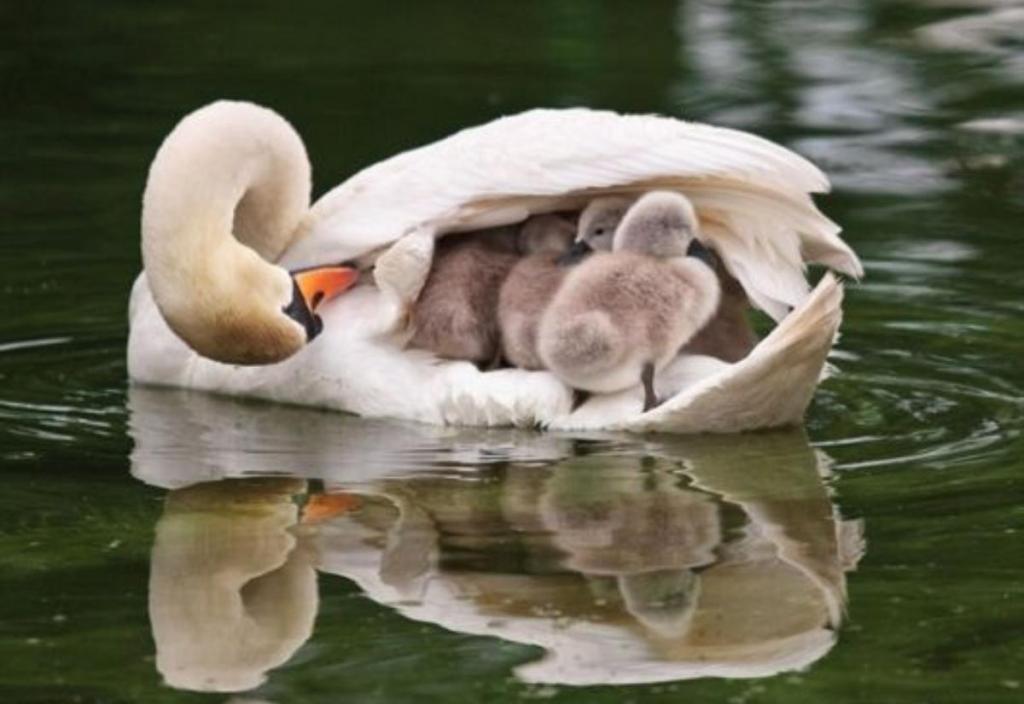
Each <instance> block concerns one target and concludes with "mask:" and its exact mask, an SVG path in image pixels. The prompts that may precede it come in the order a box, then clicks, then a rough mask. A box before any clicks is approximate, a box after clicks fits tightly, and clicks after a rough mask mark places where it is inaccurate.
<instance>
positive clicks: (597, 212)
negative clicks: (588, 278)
mask: <svg viewBox="0 0 1024 704" xmlns="http://www.w3.org/2000/svg"><path fill="white" fill-rule="evenodd" d="M633 201H634V199H633V198H629V197H627V196H602V197H600V198H595V199H594V200H592V201H590V202H589V203H588V204H587V207H586V208H584V209H583V211H582V212H581V213H580V219H579V223H578V224H577V226H576V241H575V242H574V243H573V245H572V248H571V249H570V250H569V251H568V252H566V253H565V254H564V255H563V256H562V258H561V259H560V260H559V263H561V264H565V265H569V264H575V263H577V262H579V261H580V260H582V259H583V258H584V257H586V256H587V255H588V254H590V253H591V252H609V251H611V248H612V238H613V237H614V236H615V228H616V227H618V225H619V222H621V221H622V218H623V217H624V216H625V215H626V211H627V210H629V206H630V205H632V203H633Z"/></svg>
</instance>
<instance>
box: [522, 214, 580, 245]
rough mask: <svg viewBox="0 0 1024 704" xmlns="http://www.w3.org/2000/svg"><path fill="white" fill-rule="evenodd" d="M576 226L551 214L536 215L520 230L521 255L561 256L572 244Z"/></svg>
mask: <svg viewBox="0 0 1024 704" xmlns="http://www.w3.org/2000/svg"><path fill="white" fill-rule="evenodd" d="M575 236H576V226H575V225H573V224H572V222H570V221H569V220H566V219H565V218H563V217H561V216H558V215H554V214H551V213H548V214H545V215H534V216H533V217H531V218H529V219H528V220H527V221H526V222H524V223H523V225H522V227H520V228H519V237H518V242H517V247H518V249H519V252H520V253H521V254H542V253H545V254H548V253H549V254H561V253H562V252H564V251H565V250H566V249H568V248H569V246H570V245H571V244H572V240H573V238H574V237H575Z"/></svg>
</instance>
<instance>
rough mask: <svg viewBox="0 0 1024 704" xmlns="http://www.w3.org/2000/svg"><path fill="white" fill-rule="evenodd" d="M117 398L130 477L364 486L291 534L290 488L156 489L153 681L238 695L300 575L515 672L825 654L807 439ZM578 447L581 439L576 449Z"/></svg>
mask: <svg viewBox="0 0 1024 704" xmlns="http://www.w3.org/2000/svg"><path fill="white" fill-rule="evenodd" d="M129 402H130V406H131V411H132V418H131V430H132V435H133V437H134V439H135V442H136V448H135V451H134V452H133V455H132V464H133V467H132V471H133V474H135V476H137V477H139V478H141V479H144V480H146V481H148V482H151V483H154V484H158V485H160V486H166V487H182V486H186V485H189V484H194V483H196V482H203V481H206V482H208V481H209V480H211V479H220V478H225V477H239V476H243V475H245V474H246V473H247V470H249V471H261V472H264V473H266V472H269V471H276V472H277V473H278V474H291V475H294V476H297V477H310V478H316V479H320V480H322V481H323V483H324V485H325V486H326V488H327V491H328V492H333V493H334V495H335V496H337V497H338V498H342V497H343V495H344V493H345V492H350V493H352V492H354V493H355V494H356V495H357V496H358V497H359V498H358V501H350V500H342V501H339V502H337V503H336V505H339V506H343V507H344V509H345V510H344V512H342V513H340V515H335V516H333V517H331V516H330V507H331V505H332V504H331V502H322V503H323V506H324V507H325V509H327V515H326V517H321V520H318V521H317V522H315V523H308V524H307V525H306V526H304V527H303V528H302V529H301V532H299V533H296V534H297V535H301V536H302V537H301V538H300V544H299V545H298V546H296V545H295V542H294V540H293V538H292V537H291V531H289V530H288V526H290V525H291V524H292V523H294V522H295V520H296V510H295V508H294V506H293V504H292V503H291V501H290V499H289V495H290V494H291V493H292V492H294V491H296V489H297V485H295V486H293V485H292V484H291V483H289V482H290V481H291V480H287V479H283V478H277V479H271V480H261V481H269V482H271V483H270V484H265V485H261V484H258V483H256V484H254V483H253V482H255V481H257V480H252V479H249V480H243V481H241V482H239V481H238V480H231V481H228V482H224V483H223V484H222V485H216V484H209V483H207V484H202V485H200V486H196V487H194V488H192V489H186V490H184V491H180V490H179V491H176V492H174V493H173V494H172V495H171V497H170V498H169V500H168V504H167V510H166V512H165V515H164V518H163V519H161V522H160V524H159V526H158V528H157V541H156V545H155V547H154V555H153V560H154V564H153V581H152V587H153V594H152V596H151V605H152V611H153V623H154V632H155V635H156V640H157V644H158V647H159V649H160V650H161V654H160V657H159V660H158V663H159V665H160V667H161V671H162V672H164V674H165V677H166V678H167V679H168V681H172V682H178V683H179V684H181V685H182V686H192V687H197V688H211V687H214V686H217V687H224V688H228V687H229V686H243V685H244V686H250V685H251V683H253V682H257V681H259V678H260V677H261V676H262V674H261V673H262V672H263V671H265V670H266V669H267V668H268V667H272V666H274V665H275V664H277V663H279V662H281V661H283V659H284V658H286V657H287V655H288V653H290V652H292V651H293V650H294V648H295V647H297V645H298V643H299V642H300V641H301V639H302V638H304V637H308V635H309V631H310V626H311V623H312V618H313V615H312V610H313V609H314V608H315V599H316V596H315V584H314V581H313V577H312V569H311V567H310V566H311V565H315V566H316V567H317V568H318V569H320V570H322V571H327V572H332V573H335V574H339V575H343V576H345V577H347V578H350V579H352V580H353V581H355V582H356V583H357V584H358V585H359V586H360V587H361V588H362V589H363V590H364V591H365V592H366V594H367V595H368V596H369V597H371V598H372V599H373V600H375V601H377V602H379V603H381V604H385V605H388V606H390V607H393V608H395V609H397V610H399V611H400V612H402V613H403V614H405V615H406V616H408V617H409V618H413V619H417V620H422V621H428V622H432V623H436V624H439V625H441V626H444V627H446V628H450V629H453V630H456V631H461V632H467V633H474V634H486V635H492V636H496V637H499V638H503V639H506V640H510V641H513V642H518V643H526V644H536V645H539V646H541V647H543V648H544V649H545V650H546V652H547V655H546V657H544V658H543V659H541V660H539V661H537V662H533V663H528V664H527V665H524V666H523V667H521V668H520V669H519V670H518V671H517V673H518V675H519V676H520V677H522V678H524V679H528V680H533V681H543V682H564V683H580V684H582V683H597V682H622V683H626V682H651V681H664V680H675V679H684V678H689V677H702V676H727V677H751V676H762V675H768V674H772V673H776V672H781V671H785V670H790V669H795V668H800V667H803V666H806V665H808V664H810V663H812V662H814V661H815V660H817V659H818V658H820V657H822V656H823V655H824V653H826V652H827V651H828V650H829V648H831V646H832V644H833V643H834V642H835V638H836V635H835V629H836V628H837V627H838V626H839V624H840V622H841V620H842V616H843V605H844V602H845V598H846V582H845V573H846V571H847V570H849V569H851V568H852V567H853V566H854V565H855V564H856V562H857V560H858V558H859V555H860V551H861V550H862V547H863V545H862V538H861V535H860V530H859V524H857V523H851V522H849V521H842V520H841V519H840V518H839V516H838V515H837V512H836V509H835V507H834V505H833V503H832V501H831V499H830V496H829V492H828V491H827V489H826V486H825V484H824V483H823V479H822V475H823V474H824V473H825V471H826V470H827V461H826V459H825V458H824V456H823V455H821V454H819V453H817V452H816V451H815V450H814V449H813V448H811V447H810V446H809V445H808V444H807V441H806V439H805V438H804V436H803V435H802V434H801V433H785V434H780V433H773V434H756V435H751V436H748V437H745V438H744V439H743V442H741V443H737V442H736V441H735V439H734V438H733V439H729V438H724V437H721V438H720V437H716V436H708V437H695V438H688V439H686V440H685V441H681V440H675V439H672V438H667V437H666V436H660V437H659V436H652V437H650V438H648V439H646V440H645V441H644V442H642V443H640V442H635V441H630V440H628V439H627V438H619V439H618V440H614V439H612V438H610V437H609V436H608V435H607V434H604V435H603V436H599V435H597V434H595V435H594V436H593V437H592V438H591V439H588V440H576V441H571V440H569V439H566V438H561V437H559V436H557V435H555V434H546V433H525V432H520V431H512V430H504V431H498V430H473V429H458V430H454V429H444V428H436V427H431V426H424V425H416V424H412V425H408V426H403V425H401V424H396V423H394V422H382V421H368V420H364V419H359V418H351V417H344V416H332V415H331V414H324V413H317V412H313V411H308V410H303V409H295V408H282V407H277V406H270V405H253V404H243V403H240V402H238V401H233V400H230V399H218V398H213V397H208V396H203V395H199V396H198V397H196V396H194V395H192V394H188V393H185V392H179V391H158V390H148V389H137V388H136V389H131V390H130V398H129ZM186 409H188V410H189V411H192V413H191V415H189V414H188V413H186V412H185V410H186ZM399 430H401V431H402V432H398V431H399ZM332 433H334V434H335V436H336V437H335V439H333V440H332V439H331V437H332V435H331V434H332ZM385 438H387V439H388V442H390V444H391V446H390V447H389V448H387V449H385V447H384V446H383V443H382V441H383V440H384V439H385ZM531 442H532V443H533V444H532V445H531V444H530V443H531ZM581 442H582V443H586V444H585V445H583V446H582V447H586V448H588V449H590V450H594V451H597V452H594V453H593V454H589V455H587V456H577V457H572V458H571V459H570V457H571V455H573V454H574V446H573V445H574V443H581ZM520 443H521V444H522V447H519V446H518V445H519V444H520ZM579 447H580V445H577V446H576V448H577V449H578V448H579ZM321 451H322V453H321ZM489 463H490V468H488V464H489ZM186 467H192V468H193V471H187V470H186V469H184V468H186ZM481 473H483V474H484V475H485V476H486V477H487V478H488V481H479V480H474V475H480V474H481ZM282 482H283V483H282ZM261 486H262V488H261ZM319 503H320V502H318V504H319ZM247 566H248V567H247ZM288 575H290V576H288ZM253 577H255V579H251V578H253ZM250 580H251V582H250ZM263 580H269V583H270V584H274V583H278V584H287V585H289V586H288V588H287V589H285V590H284V591H285V594H284V596H283V597H282V600H281V601H280V602H278V603H277V605H276V606H275V609H277V608H279V609H280V611H281V613H279V614H277V615H271V614H270V613H269V612H264V611H262V609H261V608H259V606H258V605H259V603H260V602H259V600H258V599H257V600H256V601H252V600H251V599H252V597H253V596H254V595H258V594H259V593H260V590H259V589H256V590H254V589H253V588H252V587H251V586H250V587H245V588H243V587H242V584H246V583H250V584H252V585H259V584H261V583H265V582H264V581H263ZM182 587H184V589H183V588H182ZM197 590H208V592H206V593H208V596H207V597H206V599H205V600H203V599H195V598H194V594H195V593H196V591H197ZM254 605H256V607H257V608H255V610H254V608H253V607H254ZM198 616H202V618H201V619H198V621H197V617H198ZM288 623H291V625H290V626H288V625H287V624H288ZM274 624H277V626H274ZM215 625H216V627H214V626H215ZM246 629H251V630H253V631H254V633H256V634H262V636H267V638H266V639H264V640H261V639H260V637H258V638H256V639H255V640H252V641H250V643H251V644H253V645H254V646H256V645H259V646H260V647H258V648H255V649H254V650H252V651H247V650H239V648H238V645H239V641H237V640H231V639H230V638H228V639H226V636H225V634H227V633H229V632H231V633H235V634H238V633H243V632H246ZM275 633H276V634H277V637H278V638H279V641H280V642H279V643H277V644H276V646H275V645H274V644H273V643H271V642H270V641H271V640H273V637H274V636H273V634H275ZM262 636H261V637H262ZM190 639H191V640H196V642H195V643H191V644H189V641H190ZM199 641H202V642H199ZM204 663H205V664H204ZM169 673H176V674H169ZM232 683H233V684H232ZM240 683H241V684H240Z"/></svg>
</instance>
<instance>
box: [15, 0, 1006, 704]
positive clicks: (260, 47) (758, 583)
mask: <svg viewBox="0 0 1024 704" xmlns="http://www.w3.org/2000/svg"><path fill="white" fill-rule="evenodd" d="M822 5H823V4H820V3H798V2H783V3H772V4H771V5H770V6H769V5H768V4H767V3H763V4H762V3H748V2H732V3H724V2H723V3H695V2H678V3H670V2H660V1H652V2H644V3H625V2H623V3H612V2H603V3H597V2H595V3H586V4H584V3H557V2H536V3H511V2H509V3H468V2H446V3H443V4H442V3H429V4H428V3H421V4H412V3H403V4H401V5H389V6H384V5H383V4H379V5H378V4H371V3H326V2H325V3H322V4H320V5H313V4H307V3H301V2H294V3H287V4H281V3H263V4H261V6H260V7H257V8H251V9H247V10H246V11H245V12H241V11H240V10H238V9H237V8H236V7H234V6H233V5H231V4H228V3H211V2H193V3H176V4H170V3H168V4H165V5H162V6H161V5H156V4H151V3H134V2H109V3H103V4H98V3H16V2H5V3H2V4H0V37H2V39H3V41H2V42H0V96H2V99H3V109H2V110H0V214H2V216H3V217H2V218H0V301H2V310H3V311H4V315H3V316H2V317H0V458H2V465H0V594H2V597H3V598H0V702H5V703H6V702H13V703H18V704H20V703H22V702H26V703H27V702H33V703H39V704H41V703H43V702H178V701H215V702H225V701H231V702H233V703H234V704H242V703H243V702H275V703H279V704H280V703H284V702H334V701H358V702H406V701H460V702H461V701H465V702H477V701H510V700H518V699H550V700H553V701H558V702H562V701H564V702H588V703H589V702H631V701H632V702H671V701H688V702H693V701H700V702H703V701H707V702H737V703H751V702H789V701H793V702H803V701H806V702H822V701H864V702H961V701H978V702H1016V701H1020V700H1021V697H1022V696H1024V694H1022V691H1024V606H1022V604H1024V557H1022V556H1024V550H1022V534H1024V533H1022V531H1024V525H1022V524H1024V520H1022V519H1024V491H1022V479H1021V477H1022V472H1024V439H1022V435H1021V431H1022V428H1024V400H1022V397H1024V364H1022V360H1024V322H1022V316H1024V303H1022V301H1024V275H1022V273H1024V269H1022V265H1021V259H1022V254H1024V249H1022V246H1021V243H1020V237H1021V231H1022V223H1024V44H1022V41H1021V37H1022V36H1024V17H1022V10H1020V9H1019V8H1013V7H1009V4H1008V3H997V2H992V3H991V7H987V3H984V2H981V3H977V2H973V3H963V5H964V6H963V7H957V6H956V3H947V2H934V3H929V2H918V3H911V2H882V1H879V2H868V1H863V2H851V3H833V7H832V8H831V9H829V8H826V7H823V6H822ZM951 23H953V24H951ZM219 97H234V98H248V99H251V100H254V101H257V102H260V103H264V104H266V105H270V106H273V107H274V108H276V109H277V110H279V111H280V112H282V113H283V114H284V115H286V116H287V117H288V118H289V119H290V120H291V121H292V122H293V123H294V124H295V125H296V127H297V128H298V129H299V131H300V132H301V133H302V135H303V137H304V138H305V140H306V143H307V146H308V149H309V152H310V154H311V157H312V159H313V163H314V174H315V179H316V188H317V190H318V192H323V191H325V190H326V189H328V188H329V187H331V186H333V185H334V184H336V183H338V182H340V181H341V180H342V179H344V178H345V177H346V176H347V175H349V174H351V173H353V172H354V171H355V170H356V169H358V168H360V167H362V166H364V165H367V164H369V163H372V162H374V161H375V160H377V159H380V158H383V157H386V156H388V155H390V154H392V153H394V152H396V151H399V150H401V149H405V148H408V147H412V146H415V145H418V144H421V143H423V142H425V141H427V140H431V139H434V138H437V137H440V136H443V135H445V134H447V133H449V132H451V131H453V130H455V129H457V128H459V127H461V126H465V125H469V124H474V123H477V122H481V121H484V120H486V119H490V118H492V117H494V116H497V115H500V114H504V113H510V112H515V111H518V110H521V109H525V108H528V107H532V106H537V105H549V106H568V105H589V106H592V107H607V108H614V109H618V110H623V111H654V112H661V113H666V114H671V115H677V116H681V117H686V118H691V119H699V120H705V121H708V122H713V123H719V124H725V125H729V126H734V127H739V128H744V129H750V130H753V131H756V132H758V133H760V134H763V135H765V136H768V137H770V138H773V139H776V140H778V141H780V142H782V143H784V144H786V145H788V146H790V147H792V148H795V149H797V150H798V151H800V152H802V153H804V154H805V155H807V156H809V157H811V158H812V159H814V160H815V161H817V162H818V163H819V164H820V165H821V166H822V167H823V168H824V169H825V170H826V171H827V172H828V173H829V174H830V175H831V176H832V178H833V180H834V184H835V192H834V193H833V194H832V195H830V196H828V197H826V198H823V199H822V206H823V208H824V210H825V211H826V212H827V213H828V214H829V215H830V216H831V217H833V219H835V220H837V221H838V222H840V223H841V224H842V225H843V226H844V228H845V233H844V236H845V237H846V239H847V241H849V242H850V243H851V244H852V245H853V246H854V247H855V248H856V249H857V251H858V252H859V253H860V254H861V256H862V257H863V258H864V260H865V264H866V267H867V270H868V276H867V278H866V280H865V281H864V282H863V283H862V284H860V285H856V286H852V287H851V288H850V289H849V290H848V296H847V303H846V307H845V311H846V321H845V324H844V328H843V330H844V332H843V337H842V340H841V341H840V344H839V345H838V348H837V352H836V355H835V359H834V360H833V361H834V362H835V364H836V365H838V366H839V367H840V368H841V369H842V371H843V374H842V375H841V376H839V377H837V378H835V379H833V380H830V381H828V382H827V383H826V384H824V386H823V387H822V388H821V390H820V391H819V394H818V396H817V398H816V401H815V403H814V404H813V406H812V407H811V409H810V412H809V415H808V421H807V426H806V429H805V430H804V431H798V432H785V433H770V434H759V435H752V436H747V437H738V438H730V439H727V440H724V441H723V440H716V439H693V438H691V439H687V438H675V439H659V438H650V439H644V440H640V439H608V438H566V437H554V436H543V435H536V434H521V433H512V432H499V431H490V432H474V431H465V432H455V431H441V430H431V429H427V428H421V427H417V426H408V425H398V424H389V423H381V422H366V421H360V420H358V419H351V418H346V417H343V416H338V415H330V414H323V413H314V412H308V411H301V410H296V409H278V408H272V407H267V406H262V405H253V404H246V403H240V402H234V401H226V400H218V399H210V398H206V397H203V396H201V395H195V394H187V393H179V392H152V391H148V392H147V391H144V390H143V391H138V390H133V391H132V392H131V393H129V390H128V388H127V384H126V382H125V377H126V370H125V362H124V347H125V339H126V332H127V330H126V311H125V307H126V301H127V295H128V289H129V286H130V284H131V282H132V280H133V278H134V276H135V275H136V273H137V270H138V268H139V255H138V214H139V197H140V194H141V190H142V186H143V182H144V178H145V173H146V168H147V166H148V163H149V160H150V159H151V157H152V155H153V153H154V151H155V149H156V146H157V145H158V143H159V140H160V139H161V138H162V136H163V135H164V134H165V133H166V132H167V131H168V130H169V129H170V128H171V127H172V125H173V124H174V123H175V121H176V120H177V119H178V118H180V116H181V115H183V114H184V113H185V112H187V111H189V110H191V109H193V108H195V107H197V106H199V105H201V104H203V103H205V102H208V101H210V100H212V99H215V98H219ZM133 448H134V449H133ZM268 473H269V474H279V475H286V476H287V477H291V478H277V479H259V478H237V477H244V476H245V475H255V474H268ZM223 477H236V479H230V480H227V481H223V482H221V483H216V484H204V485H202V486H192V487H191V488H186V487H188V486H189V485H192V484H195V483H196V482H201V481H205V482H210V481H213V480H218V479H222V478H223ZM169 489H174V491H172V492H169V491H168V490H169ZM325 490H326V491H329V492H331V493H332V494H333V495H334V496H335V498H334V499H333V501H334V503H333V504H330V505H328V506H326V507H325V506H324V505H323V501H324V500H323V499H321V498H317V496H318V495H319V494H320V493H322V492H324V491H325ZM311 496H313V497H314V498H312V499H310V497H311ZM339 497H340V498H339ZM302 504H306V508H305V509H304V510H305V512H306V515H307V518H309V517H310V516H311V515H312V514H313V512H314V511H315V509H317V508H318V507H319V508H326V509H330V510H332V511H333V512H334V513H335V514H336V515H334V516H333V517H332V518H330V519H328V520H323V521H320V522H311V521H308V520H307V521H306V522H304V523H301V524H299V523H298V522H299V520H300V519H299V516H298V507H299V506H300V505H302ZM861 531H862V532H863V537H864V538H865V539H866V550H865V551H864V553H863V555H862V556H861V557H860V559H859V562H857V559H856V558H857V554H858V547H859V543H858V540H857V537H858V535H860V534H861V533H860V532H861ZM855 563H856V569H855V570H853V569H852V568H853V567H854V565H855ZM243 585H244V586H243ZM844 589H845V591H846V592H847V604H846V606H845V616H843V615H842V609H841V608H840V607H839V602H840V601H841V599H842V592H843V590H844ZM219 600H220V601H219ZM840 617H841V618H840ZM840 620H841V624H839V625H835V624H836V622H837V621H840ZM830 624H832V625H831V627H830ZM807 633H814V634H816V635H815V636H814V637H815V638H816V639H817V640H815V641H814V643H812V644H810V645H808V644H807V643H804V644H803V645H800V646H799V647H797V645H794V643H795V641H794V639H797V640H799V638H798V636H800V635H801V634H807ZM680 634H683V635H680ZM684 636H685V637H684ZM787 638H788V640H787ZM716 639H717V640H716ZM833 639H834V641H835V642H834V644H832V641H833ZM538 643H539V644H542V645H545V646H546V647H547V648H548V649H549V650H551V651H552V652H553V655H550V656H549V659H548V660H544V661H543V663H541V661H542V658H543V656H544V652H545V651H544V649H543V648H542V647H541V646H540V645H538ZM723 643H724V644H723ZM773 644H774V645H773ZM588 647H589V648H590V650H589V651H588V650H587V648H588ZM556 656H557V657H556ZM559 658H561V659H559ZM631 658H632V659H631ZM539 663H540V664H539ZM795 667H799V668H801V669H799V671H795V670H793V668H795ZM545 668H546V669H545ZM264 670H269V675H268V676H267V680H266V682H265V683H264V684H262V685H260V686H259V688H257V689H255V690H254V691H251V692H248V693H245V694H236V695H233V694H230V693H219V694H209V693H207V694H200V693H195V692H189V691H185V689H189V688H190V689H203V688H206V689H209V688H211V687H218V688H220V689H224V690H232V689H233V690H240V689H246V688H249V687H251V686H252V685H253V684H254V683H255V682H256V681H258V680H259V679H260V677H261V672H262V671H264ZM771 671H778V672H779V674H775V675H771V674H769V673H770V672H771ZM161 672H163V675H162V674H161ZM168 673H170V674H169V675H168ZM624 673H625V674H624ZM629 673H632V674H631V675H630V676H629V677H627V676H626V675H628V674H629ZM737 674H745V675H747V676H748V678H746V679H736V678H735V675H737ZM730 675H731V676H730ZM753 675H758V676H756V677H753ZM165 678H166V681H167V682H168V683H169V684H174V685H177V686H178V687H179V688H182V687H183V688H185V689H174V688H171V687H169V686H167V684H164V680H165ZM572 678H576V680H575V681H578V682H580V681H586V682H590V683H591V684H588V685H586V686H582V687H580V686H569V685H567V684H564V683H562V684H560V683H559V682H565V681H569V680H572ZM602 679H603V681H609V680H615V681H619V682H622V681H625V679H631V680H645V679H646V680H648V683H646V684H628V685H627V684H613V685H598V684H594V683H595V682H599V681H602ZM653 680H662V681H660V682H658V683H655V682H654V681H653Z"/></svg>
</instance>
